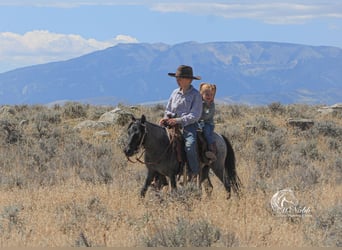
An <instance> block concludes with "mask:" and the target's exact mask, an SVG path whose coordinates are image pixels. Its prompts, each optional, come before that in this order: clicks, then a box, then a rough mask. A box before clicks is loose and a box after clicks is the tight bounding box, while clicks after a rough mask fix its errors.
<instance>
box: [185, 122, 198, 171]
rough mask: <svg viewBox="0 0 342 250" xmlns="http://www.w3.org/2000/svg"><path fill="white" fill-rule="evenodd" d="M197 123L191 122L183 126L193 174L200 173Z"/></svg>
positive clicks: (187, 155) (186, 151)
mask: <svg viewBox="0 0 342 250" xmlns="http://www.w3.org/2000/svg"><path fill="white" fill-rule="evenodd" d="M197 128H198V125H197V123H194V124H190V125H188V126H185V127H184V128H183V137H184V140H185V153H186V157H187V159H188V163H189V167H190V169H191V172H192V174H198V173H199V162H198V155H197V142H196V140H197Z"/></svg>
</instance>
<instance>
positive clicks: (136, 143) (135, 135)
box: [124, 115, 146, 157]
mask: <svg viewBox="0 0 342 250" xmlns="http://www.w3.org/2000/svg"><path fill="white" fill-rule="evenodd" d="M145 122H146V117H145V116H144V115H142V116H141V118H140V119H136V118H135V117H133V116H132V122H131V123H130V124H129V126H128V129H127V133H128V141H127V146H126V148H125V149H124V153H125V155H126V156H127V157H130V156H132V155H134V154H135V153H137V152H138V151H139V148H140V146H141V145H142V144H143V142H144V138H145V135H146V125H145Z"/></svg>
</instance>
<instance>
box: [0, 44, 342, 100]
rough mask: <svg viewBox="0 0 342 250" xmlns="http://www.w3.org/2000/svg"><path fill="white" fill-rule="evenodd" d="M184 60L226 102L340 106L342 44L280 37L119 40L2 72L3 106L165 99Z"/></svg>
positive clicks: (0, 76) (0, 94)
mask: <svg viewBox="0 0 342 250" xmlns="http://www.w3.org/2000/svg"><path fill="white" fill-rule="evenodd" d="M180 64H186V65H191V66H192V67H193V69H194V74H195V75H200V76H201V77H202V80H201V81H194V82H193V85H194V86H195V87H198V86H199V84H200V83H201V82H202V81H204V82H211V83H215V84H216V85H217V94H216V99H217V100H219V101H222V102H226V103H244V104H252V105H264V104H269V103H272V102H280V103H283V104H289V103H305V104H334V103H337V102H341V100H342V49H340V48H337V47H329V46H309V45H301V44H290V43H275V42H210V43H198V42H185V43H180V44H175V45H167V44H163V43H158V44H148V43H134V44H119V45H116V46H114V47H110V48H107V49H105V50H100V51H96V52H93V53H90V54H87V55H84V56H80V57H77V58H74V59H70V60H67V61H59V62H53V63H46V64H40V65H34V66H29V67H24V68H19V69H15V70H12V71H8V72H5V73H1V74H0V104H2V105H4V104H10V105H13V104H49V103H50V104H51V103H58V102H65V101H80V102H85V103H90V104H110V105H115V104H117V103H124V104H142V103H154V102H165V100H167V99H168V97H169V95H170V94H171V91H172V90H173V89H174V88H176V87H177V84H176V81H175V79H174V78H172V77H169V76H168V75H167V73H168V72H175V71H176V69H177V67H178V66H179V65H180Z"/></svg>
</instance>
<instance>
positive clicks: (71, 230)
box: [0, 103, 342, 247]
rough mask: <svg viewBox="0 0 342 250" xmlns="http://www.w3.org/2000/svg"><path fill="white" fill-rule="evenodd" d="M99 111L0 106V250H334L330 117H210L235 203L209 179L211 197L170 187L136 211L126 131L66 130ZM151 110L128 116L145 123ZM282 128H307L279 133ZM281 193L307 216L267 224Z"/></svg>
mask: <svg viewBox="0 0 342 250" xmlns="http://www.w3.org/2000/svg"><path fill="white" fill-rule="evenodd" d="M122 108H127V107H124V106H123V107H122ZM111 109H113V107H94V106H89V105H80V104H72V103H71V104H67V105H65V106H56V107H52V108H46V107H41V106H14V107H0V122H1V123H0V125H1V126H0V157H1V158H0V159H1V160H0V174H1V176H0V192H1V197H0V247H11V246H16V247H22V246H25V247H29V246H32V247H37V246H39V247H53V246H59V247H65V246H116V247H119V246H120V247H142V246H204V247H207V246H218V247H228V246H248V247H252V246H308V247H313V246H315V247H319V246H341V244H342V243H341V238H342V237H341V236H342V229H341V227H342V221H341V218H342V214H341V211H342V209H341V208H342V206H341V200H342V199H341V194H342V185H341V183H342V176H341V172H342V157H341V151H342V119H341V118H342V115H341V114H339V113H334V114H328V115H322V114H320V113H318V112H317V111H316V110H317V107H314V106H306V105H289V106H283V105H280V104H277V103H276V104H271V105H269V106H267V107H248V106H239V105H227V106H219V108H218V115H217V116H216V124H217V125H216V130H217V131H218V132H220V133H222V134H224V135H226V136H227V137H228V138H229V139H230V140H231V142H232V144H233V147H234V150H235V153H236V157H237V170H238V175H239V177H240V179H241V181H242V183H243V190H242V191H243V195H242V197H241V198H240V199H238V198H237V197H236V196H234V195H233V196H232V198H231V199H230V200H226V199H225V191H224V188H223V185H222V184H221V183H220V182H219V181H218V179H216V177H214V176H213V177H212V181H213V185H214V191H213V194H212V197H211V198H209V197H207V196H206V195H205V194H203V196H202V198H201V199H200V198H199V197H198V196H196V193H197V191H196V188H195V187H184V188H182V187H180V188H179V191H178V192H177V193H176V194H170V193H168V192H167V191H164V192H161V193H155V192H154V191H153V190H150V191H149V192H148V193H147V196H146V198H145V199H144V200H141V199H140V198H139V189H140V187H141V186H142V184H143V181H144V178H145V167H144V166H142V165H140V164H132V163H128V162H127V160H126V158H125V157H124V155H123V153H122V145H123V143H124V138H125V137H124V133H125V128H126V126H123V127H122V126H118V125H113V126H109V127H107V128H106V129H105V130H106V131H108V132H109V133H110V136H107V137H101V136H95V135H94V133H95V132H96V130H95V129H84V130H82V131H74V130H73V127H74V126H75V125H76V124H77V123H79V122H80V121H82V120H86V119H93V120H96V119H97V118H98V117H99V115H100V114H102V113H104V112H105V111H108V110H111ZM127 109H128V108H127ZM162 109H163V107H162V106H152V107H138V108H137V109H134V110H131V111H132V112H134V113H135V114H136V115H137V116H140V115H141V114H146V115H147V117H148V119H149V120H150V121H157V120H158V119H159V117H160V115H161V113H162ZM290 117H291V118H310V119H313V120H314V121H315V125H314V126H313V127H312V128H310V129H308V130H300V129H297V128H292V127H288V126H287V124H286V120H287V119H288V118H290ZM23 120H27V121H28V122H27V123H26V125H23V124H22V121H23ZM5 121H6V122H7V123H6V124H7V125H6V124H5ZM8 124H10V125H11V126H9V125H8ZM5 125H6V126H7V127H10V129H9V131H10V132H8V131H7V130H6V128H5ZM9 134H11V136H10V135H9ZM284 188H291V189H292V190H293V191H294V192H295V195H296V198H297V199H298V200H299V202H300V204H301V205H302V206H305V207H307V208H310V212H309V213H307V214H306V215H305V216H303V217H292V216H276V215H274V213H272V210H271V207H270V199H271V197H272V196H273V194H274V193H275V192H277V191H278V190H280V189H284Z"/></svg>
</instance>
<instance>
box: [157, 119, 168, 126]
mask: <svg viewBox="0 0 342 250" xmlns="http://www.w3.org/2000/svg"><path fill="white" fill-rule="evenodd" d="M168 120H169V118H162V119H160V121H159V125H160V126H164V127H166V126H167V125H168Z"/></svg>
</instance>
